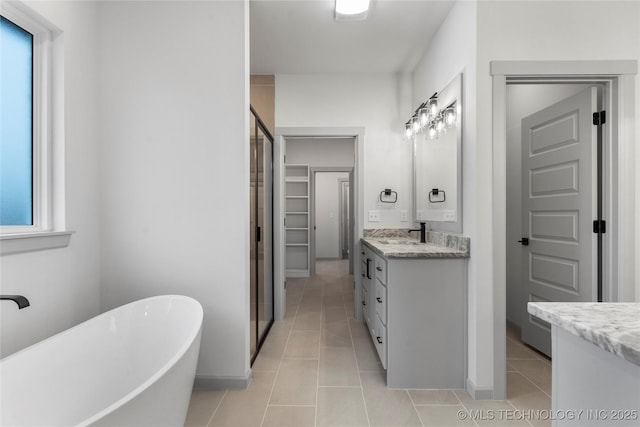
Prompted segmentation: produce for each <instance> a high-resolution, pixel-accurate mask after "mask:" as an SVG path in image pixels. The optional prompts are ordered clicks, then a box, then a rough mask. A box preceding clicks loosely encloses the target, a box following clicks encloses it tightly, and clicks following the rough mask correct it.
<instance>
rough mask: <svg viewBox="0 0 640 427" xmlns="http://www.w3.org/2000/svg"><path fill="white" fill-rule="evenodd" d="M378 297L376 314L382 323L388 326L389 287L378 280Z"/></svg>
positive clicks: (376, 299) (376, 298) (376, 297)
mask: <svg viewBox="0 0 640 427" xmlns="http://www.w3.org/2000/svg"><path fill="white" fill-rule="evenodd" d="M375 293H376V296H375V306H376V314H377V315H378V317H379V318H380V320H382V323H384V324H385V325H386V324H387V287H386V286H385V285H383V284H382V283H381V282H380V281H379V280H376V291H375Z"/></svg>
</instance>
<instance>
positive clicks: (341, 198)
mask: <svg viewBox="0 0 640 427" xmlns="http://www.w3.org/2000/svg"><path fill="white" fill-rule="evenodd" d="M350 174H351V172H349V175H350ZM345 184H346V188H347V191H350V190H349V188H350V186H351V184H350V180H349V178H348V177H347V178H346V179H345V178H338V195H339V199H338V212H339V215H340V219H339V220H338V224H339V225H338V227H339V228H340V231H339V232H338V235H339V238H338V239H339V241H340V243H339V247H338V252H339V253H340V258H341V259H344V258H343V257H344V252H343V251H344V249H345V248H344V247H343V246H342V244H343V240H344V237H345V235H346V237H347V247H346V250H347V259H349V260H350V259H351V257H352V256H353V254H352V253H351V252H350V250H353V249H351V241H350V239H349V235H348V234H346V233H345V231H346V232H347V233H348V231H349V229H350V228H351V227H350V225H351V222H352V220H351V210H352V209H351V206H350V203H349V199H350V197H347V202H346V203H345V201H344V191H345ZM345 208H346V209H347V212H348V214H347V224H345V223H344V216H343V215H342V211H343V210H344V209H345ZM349 264H351V261H349Z"/></svg>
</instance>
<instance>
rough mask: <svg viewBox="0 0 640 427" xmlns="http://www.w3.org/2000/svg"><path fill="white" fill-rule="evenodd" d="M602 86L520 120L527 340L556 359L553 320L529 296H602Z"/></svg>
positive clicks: (563, 299)
mask: <svg viewBox="0 0 640 427" xmlns="http://www.w3.org/2000/svg"><path fill="white" fill-rule="evenodd" d="M596 108H597V89H596V88H588V89H586V90H584V91H583V92H580V93H579V94H577V95H574V96H572V97H569V98H567V99H565V100H563V101H560V102H558V103H557V104H554V105H551V106H549V107H547V108H545V109H543V110H540V111H538V112H537V113H534V114H532V115H530V116H528V117H525V118H524V119H522V215H523V218H522V224H523V228H524V229H523V234H522V236H523V237H528V239H529V245H528V246H523V249H524V259H523V272H522V283H523V284H524V290H525V292H523V294H524V298H525V301H524V304H523V311H522V316H523V318H522V340H523V341H524V342H526V343H527V344H529V345H531V346H533V347H534V348H536V349H538V350H539V351H541V352H543V353H545V354H547V355H548V356H551V334H550V328H549V325H548V324H546V322H543V321H541V320H539V319H537V318H535V317H532V316H530V315H529V314H528V313H527V311H526V303H527V302H529V301H558V302H571V301H596V300H597V249H598V245H597V235H596V234H594V233H593V220H594V219H595V218H596V217H597V210H596V208H597V205H596V203H597V197H596V196H597V193H596V191H597V185H596V184H597V164H596V162H597V154H596V153H597V151H596V150H597V133H596V130H597V129H596V126H594V125H593V123H592V113H593V112H595V111H596Z"/></svg>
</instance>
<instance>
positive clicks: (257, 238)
mask: <svg viewBox="0 0 640 427" xmlns="http://www.w3.org/2000/svg"><path fill="white" fill-rule="evenodd" d="M261 239H262V236H261V235H260V226H258V227H256V241H257V242H259V241H260V240H261Z"/></svg>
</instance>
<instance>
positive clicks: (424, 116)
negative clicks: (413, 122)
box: [418, 106, 429, 127]
mask: <svg viewBox="0 0 640 427" xmlns="http://www.w3.org/2000/svg"><path fill="white" fill-rule="evenodd" d="M418 115H419V116H420V126H422V127H425V126H427V125H428V124H429V109H428V108H427V107H426V106H425V107H422V108H420V110H419V111H418Z"/></svg>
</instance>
